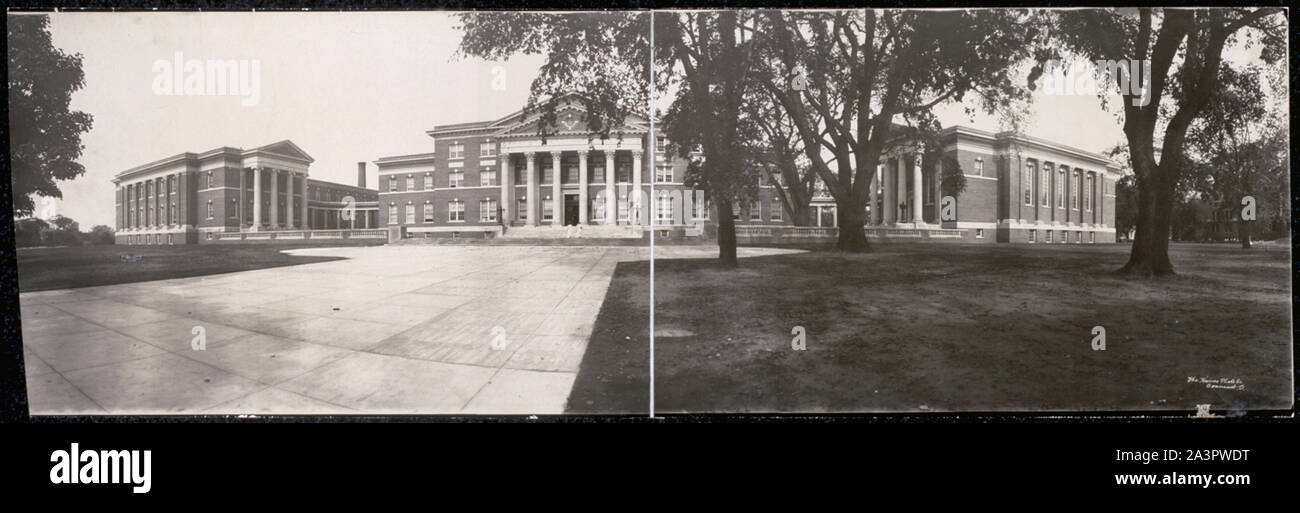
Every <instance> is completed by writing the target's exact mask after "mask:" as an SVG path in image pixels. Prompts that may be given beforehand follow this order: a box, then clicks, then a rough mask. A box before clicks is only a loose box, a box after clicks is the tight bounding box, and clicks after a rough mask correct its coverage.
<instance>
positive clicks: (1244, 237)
mask: <svg viewBox="0 0 1300 513" xmlns="http://www.w3.org/2000/svg"><path fill="white" fill-rule="evenodd" d="M1237 238H1238V239H1241V249H1250V225H1249V224H1246V221H1237Z"/></svg>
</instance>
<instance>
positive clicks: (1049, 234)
mask: <svg viewBox="0 0 1300 513" xmlns="http://www.w3.org/2000/svg"><path fill="white" fill-rule="evenodd" d="M1043 242H1052V231H1051V230H1047V234H1046V235H1045V236H1044V237H1043Z"/></svg>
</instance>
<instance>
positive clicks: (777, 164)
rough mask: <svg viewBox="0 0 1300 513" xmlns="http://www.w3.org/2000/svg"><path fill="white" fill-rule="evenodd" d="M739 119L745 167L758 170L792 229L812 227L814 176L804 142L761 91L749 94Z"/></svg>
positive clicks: (780, 111)
mask: <svg viewBox="0 0 1300 513" xmlns="http://www.w3.org/2000/svg"><path fill="white" fill-rule="evenodd" d="M746 100H747V101H746V103H745V106H744V111H743V114H742V119H741V126H742V129H741V133H742V137H743V138H744V140H745V142H744V143H743V146H744V148H745V156H746V162H745V164H744V165H745V166H747V167H751V168H756V169H759V170H760V171H761V172H762V174H763V176H765V177H766V178H767V183H768V184H770V185H771V186H772V187H773V190H775V191H776V196H777V198H778V199H779V200H780V201H781V209H782V211H784V212H785V217H786V218H787V219H789V220H790V221H791V222H792V223H794V225H795V226H810V225H812V224H813V219H812V210H813V209H812V205H811V201H812V198H813V194H814V189H815V186H816V183H817V173H815V172H813V170H812V166H811V165H809V164H808V159H807V157H806V156H804V151H803V139H802V138H800V137H799V131H798V129H797V128H795V126H794V123H793V122H792V121H791V119H790V117H789V116H787V115H785V112H783V111H782V110H781V107H780V105H779V104H777V103H776V102H775V100H773V99H772V98H771V97H770V95H768V94H767V93H766V92H765V91H762V90H753V91H750V97H749V98H747V99H746Z"/></svg>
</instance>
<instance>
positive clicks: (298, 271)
mask: <svg viewBox="0 0 1300 513" xmlns="http://www.w3.org/2000/svg"><path fill="white" fill-rule="evenodd" d="M660 249H661V250H662V251H658V250H657V251H656V258H680V257H692V258H708V257H711V256H714V255H715V254H716V248H707V247H672V248H667V247H666V248H660ZM773 251H777V250H755V249H750V248H742V254H743V255H746V256H752V255H756V254H766V253H769V252H773ZM293 252H294V253H295V254H318V255H331V256H342V257H345V258H347V259H346V260H339V261H333V262H324V263H317V264H307V265H300V266H291V267H280V268H274V269H263V270H256V271H245V272H238V273H230V274H222V275H213V276H206V277H198V278H182V279H175V280H164V281H155V282H145V283H133V284H124V285H112V286H105V287H92V288H81V289H66V290H56V291H44V292H33V293H24V294H20V303H21V309H22V323H23V324H22V325H23V343H24V360H25V362H26V367H27V387H28V397H29V404H30V408H31V412H32V414H35V415H39V414H105V413H108V414H222V413H231V414H244V413H247V414H259V413H260V414H269V413H276V414H324V413H333V414H362V413H387V414H413V413H447V414H450V413H474V414H494V413H495V414H512V413H513V414H533V413H536V414H548V413H562V412H563V411H564V407H565V402H566V401H567V398H568V395H569V391H570V389H571V388H572V385H573V382H574V379H575V377H576V375H577V371H578V368H579V365H580V364H581V362H582V357H583V354H584V352H585V351H586V346H587V339H588V336H589V335H590V334H591V329H592V326H593V324H594V323H595V319H596V315H597V313H598V312H599V311H600V307H601V304H602V302H603V301H604V298H605V292H606V290H607V288H608V286H609V282H610V278H611V277H612V275H613V272H614V268H615V266H616V265H617V264H618V262H620V261H628V260H647V259H648V258H649V248H644V247H508V246H493V247H474V246H382V247H353V248H311V249H302V250H293ZM648 299H649V298H647V302H648ZM200 331H201V332H202V333H203V335H204V337H205V339H206V349H204V350H195V349H192V347H191V343H192V340H193V339H194V338H195V337H196V333H198V332H200ZM494 340H495V342H496V343H495V344H494ZM611 413H616V412H611Z"/></svg>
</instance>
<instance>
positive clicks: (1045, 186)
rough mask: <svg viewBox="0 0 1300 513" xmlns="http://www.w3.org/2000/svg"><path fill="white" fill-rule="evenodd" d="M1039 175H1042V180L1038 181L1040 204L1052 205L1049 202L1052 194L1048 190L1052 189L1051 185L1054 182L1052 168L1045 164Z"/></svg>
mask: <svg viewBox="0 0 1300 513" xmlns="http://www.w3.org/2000/svg"><path fill="white" fill-rule="evenodd" d="M1039 176H1041V177H1042V178H1040V180H1042V181H1040V182H1038V204H1039V205H1040V206H1044V207H1047V206H1050V205H1049V204H1048V203H1047V202H1048V201H1050V200H1051V196H1050V195H1049V194H1048V192H1047V191H1050V190H1052V189H1051V188H1050V187H1049V185H1050V184H1051V183H1052V170H1051V169H1049V168H1048V167H1047V166H1043V172H1042V173H1041V174H1040V175H1039Z"/></svg>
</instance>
